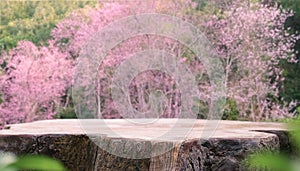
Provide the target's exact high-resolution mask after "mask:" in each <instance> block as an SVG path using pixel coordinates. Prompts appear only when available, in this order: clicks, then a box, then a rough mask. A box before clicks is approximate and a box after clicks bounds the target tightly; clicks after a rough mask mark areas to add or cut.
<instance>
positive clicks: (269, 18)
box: [0, 1, 299, 123]
mask: <svg viewBox="0 0 300 171" xmlns="http://www.w3.org/2000/svg"><path fill="white" fill-rule="evenodd" d="M166 2H167V3H161V1H147V3H146V2H145V3H142V4H139V2H138V1H134V2H130V3H126V4H118V3H106V4H101V5H99V7H96V8H90V9H81V10H80V11H77V12H74V13H72V14H70V15H69V16H68V17H67V18H66V19H64V20H62V21H61V22H59V23H58V24H57V25H56V28H55V29H53V31H52V33H51V35H52V37H53V40H51V41H49V46H48V47H36V46H35V45H33V44H32V43H30V42H27V41H23V42H20V43H19V45H18V47H16V48H15V49H13V50H12V51H10V52H9V53H8V54H6V55H5V56H4V58H5V60H6V62H7V66H6V67H5V69H4V70H3V71H2V72H1V76H0V81H1V85H0V88H1V99H2V100H3V102H2V103H1V105H0V116H1V118H2V120H5V122H7V123H16V122H26V121H32V120H36V119H46V118H51V117H52V116H53V115H54V114H55V113H56V112H57V111H58V110H59V108H60V106H62V105H64V104H62V96H64V95H66V94H65V93H66V89H67V88H69V87H70V86H71V79H72V73H73V67H74V65H73V63H72V62H74V61H76V59H77V58H78V56H79V54H80V51H81V47H82V46H83V45H84V44H85V42H86V41H88V40H89V39H90V38H91V37H92V36H93V35H94V34H95V33H96V32H98V31H99V30H101V29H102V28H103V27H104V26H105V25H107V24H109V23H110V22H112V21H114V20H117V19H119V18H121V17H125V16H128V15H133V14H137V13H143V12H163V13H166V14H172V15H176V16H179V17H183V18H184V19H187V20H190V21H191V22H192V23H194V24H197V23H202V24H200V27H201V28H202V29H204V30H206V31H205V33H206V34H207V36H208V37H209V39H210V40H211V42H213V45H214V46H215V47H216V49H217V51H218V52H219V55H220V57H221V59H222V61H223V63H224V67H225V69H226V77H227V83H226V84H227V90H228V94H227V96H228V98H229V99H233V100H234V101H236V102H237V104H238V108H239V113H240V115H241V117H245V118H248V119H251V120H258V119H264V118H273V117H283V116H286V115H287V114H288V113H289V111H288V110H289V106H290V105H293V104H282V103H283V101H281V99H279V94H278V90H279V86H280V85H281V82H282V81H283V79H284V77H283V76H282V70H281V69H280V68H279V66H278V63H279V62H280V60H288V61H290V62H295V61H296V60H295V57H294V55H293V53H294V52H293V51H292V50H291V49H292V47H293V45H294V43H295V42H296V40H297V39H298V38H299V37H296V36H295V35H293V34H290V33H289V32H288V30H287V31H286V30H285V29H284V21H285V20H286V18H287V17H289V16H290V15H292V13H290V12H287V11H284V10H280V9H277V8H275V7H265V6H262V5H259V4H252V3H251V4H247V5H246V4H244V5H243V3H239V4H238V5H237V4H231V8H229V9H228V10H225V11H224V14H222V15H221V14H219V15H215V16H208V17H207V16H206V17H191V16H189V15H190V14H194V13H196V12H195V11H193V10H194V8H195V3H192V2H190V1H178V3H172V1H166ZM241 4H242V5H241ZM185 7H188V8H185ZM281 11H282V12H281ZM207 18H208V20H204V19H207ZM203 21H205V22H203ZM149 48H150V49H151V48H152V49H164V50H166V51H169V52H170V53H173V54H176V56H177V57H178V60H180V61H181V62H185V63H186V64H188V66H190V68H191V70H192V72H195V73H196V75H198V76H199V77H198V78H197V79H198V81H199V84H198V86H199V89H200V90H201V94H200V97H199V99H201V100H203V101H204V103H203V104H204V105H207V102H208V101H209V100H210V98H209V93H210V88H209V86H210V85H209V79H208V78H207V77H206V76H207V75H205V66H203V64H202V63H201V62H200V61H198V60H197V58H196V57H195V55H194V54H193V52H191V51H190V50H189V49H188V48H186V47H184V46H183V45H181V44H180V43H179V42H177V41H176V40H170V39H169V38H166V37H159V36H155V35H142V36H137V37H134V38H131V39H130V40H126V41H124V42H122V43H120V45H119V46H117V47H116V48H114V49H112V51H111V52H110V53H109V54H108V55H107V56H106V58H105V60H104V61H102V64H101V65H100V66H99V80H100V84H101V86H100V87H99V90H98V96H99V99H100V101H101V109H102V112H103V113H102V115H103V117H104V118H121V115H120V113H118V111H115V109H114V108H115V107H114V105H113V101H112V99H111V92H110V89H109V85H110V83H111V77H112V73H113V72H114V71H113V70H114V68H115V67H117V66H118V65H119V64H120V63H121V62H122V61H124V60H126V59H128V57H129V56H130V54H133V53H134V52H137V51H140V50H143V49H149ZM145 80H146V81H145ZM173 87H174V80H172V78H171V77H169V76H168V75H166V74H164V73H161V72H157V71H147V72H144V73H141V74H140V75H139V76H138V77H137V78H135V79H134V80H133V81H132V84H131V85H130V87H129V88H130V91H129V92H130V93H131V96H130V98H131V103H132V105H133V106H134V107H135V108H136V109H137V110H140V111H145V110H147V109H149V104H148V102H149V92H151V91H152V90H154V89H160V90H161V91H162V92H163V93H164V94H166V96H167V98H166V101H165V103H164V104H165V105H166V106H165V110H164V113H163V114H162V117H176V116H177V114H178V110H179V107H180V93H179V90H177V89H176V88H173ZM95 91H96V90H95ZM67 103H68V102H67Z"/></svg>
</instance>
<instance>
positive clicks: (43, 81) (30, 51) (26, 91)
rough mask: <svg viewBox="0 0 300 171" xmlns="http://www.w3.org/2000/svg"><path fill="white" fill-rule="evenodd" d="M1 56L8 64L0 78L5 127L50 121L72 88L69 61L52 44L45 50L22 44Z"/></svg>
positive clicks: (0, 105)
mask: <svg viewBox="0 0 300 171" xmlns="http://www.w3.org/2000/svg"><path fill="white" fill-rule="evenodd" d="M2 57H3V58H4V60H5V61H6V63H7V65H6V67H5V68H4V69H3V72H2V73H3V74H2V75H1V76H0V81H1V84H0V89H1V98H2V103H1V104H0V118H1V120H2V121H3V122H4V124H5V123H19V122H29V121H33V120H38V119H50V118H52V116H53V115H54V114H56V112H57V111H58V109H59V108H60V106H61V105H63V104H61V102H62V99H61V97H62V96H63V95H65V91H66V89H67V88H68V87H70V85H71V78H72V61H71V60H70V58H69V57H68V56H67V55H66V54H65V53H62V52H60V51H59V49H58V48H57V47H55V46H54V44H53V42H52V41H50V42H49V46H48V47H36V46H35V45H34V44H33V43H31V42H29V41H21V42H19V43H18V46H17V47H16V48H14V49H12V50H11V51H10V52H9V53H6V54H4V55H3V56H2Z"/></svg>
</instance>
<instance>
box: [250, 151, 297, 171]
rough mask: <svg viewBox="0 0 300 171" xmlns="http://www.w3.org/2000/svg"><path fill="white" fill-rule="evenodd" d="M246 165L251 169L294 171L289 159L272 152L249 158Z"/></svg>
mask: <svg viewBox="0 0 300 171" xmlns="http://www.w3.org/2000/svg"><path fill="white" fill-rule="evenodd" d="M246 165H247V166H248V167H249V168H251V169H261V170H264V169H268V170H272V171H283V170H284V171H293V165H292V163H291V161H290V160H289V159H288V157H286V156H283V155H279V154H274V153H271V152H261V153H257V154H253V155H251V156H249V157H248V159H247V160H246Z"/></svg>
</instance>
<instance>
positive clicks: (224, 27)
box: [204, 3, 299, 120]
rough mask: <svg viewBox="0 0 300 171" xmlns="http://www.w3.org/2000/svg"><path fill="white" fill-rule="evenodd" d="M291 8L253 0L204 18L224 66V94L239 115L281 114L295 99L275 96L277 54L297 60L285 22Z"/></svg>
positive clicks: (257, 117)
mask: <svg viewBox="0 0 300 171" xmlns="http://www.w3.org/2000/svg"><path fill="white" fill-rule="evenodd" d="M292 15H293V13H292V12H289V11H286V10H283V9H280V8H277V7H267V6H264V5H261V4H257V3H254V4H252V3H250V4H246V3H244V4H243V3H239V4H232V6H231V7H230V8H229V9H228V10H226V11H225V12H224V14H222V15H214V16H213V17H212V18H211V19H210V21H209V22H206V23H205V24H204V27H205V28H206V30H207V31H206V32H207V35H209V37H210V39H211V40H212V42H213V44H214V45H215V47H217V50H218V53H219V55H220V57H221V58H222V60H223V63H224V66H225V68H226V77H227V90H228V92H227V96H228V98H230V99H233V100H235V101H236V102H237V104H238V109H239V113H240V117H243V118H249V119H251V120H260V119H270V118H282V117H286V116H292V115H291V114H290V113H289V110H290V109H291V107H293V106H294V105H295V104H296V102H292V103H290V104H286V103H285V102H284V101H283V100H284V99H280V97H279V88H280V86H282V85H283V84H282V81H283V80H284V77H283V75H282V69H281V68H280V67H279V62H280V61H281V60H287V61H289V62H296V58H295V52H294V51H293V46H294V44H295V42H296V40H297V39H299V36H298V37H297V36H296V35H294V34H290V33H289V28H288V29H287V30H286V29H285V28H284V22H285V21H286V19H287V18H288V17H290V16H292Z"/></svg>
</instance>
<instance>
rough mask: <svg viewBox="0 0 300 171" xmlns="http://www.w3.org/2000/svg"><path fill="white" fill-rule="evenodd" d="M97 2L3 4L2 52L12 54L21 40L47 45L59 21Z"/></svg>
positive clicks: (0, 16) (6, 0) (0, 17)
mask: <svg viewBox="0 0 300 171" xmlns="http://www.w3.org/2000/svg"><path fill="white" fill-rule="evenodd" d="M95 4H96V1H66V0H54V1H26V0H22V1H10V0H1V1H0V21H1V22H0V49H2V48H3V49H5V50H9V49H11V48H13V47H15V46H16V45H17V42H18V41H19V40H29V41H31V42H33V43H35V44H36V45H40V44H45V43H46V42H47V40H48V39H49V38H50V32H51V29H52V28H54V27H55V24H56V22H57V21H59V20H61V19H63V18H64V17H65V16H66V15H67V14H68V13H69V12H70V11H72V10H74V9H77V8H83V7H85V6H86V5H95Z"/></svg>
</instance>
